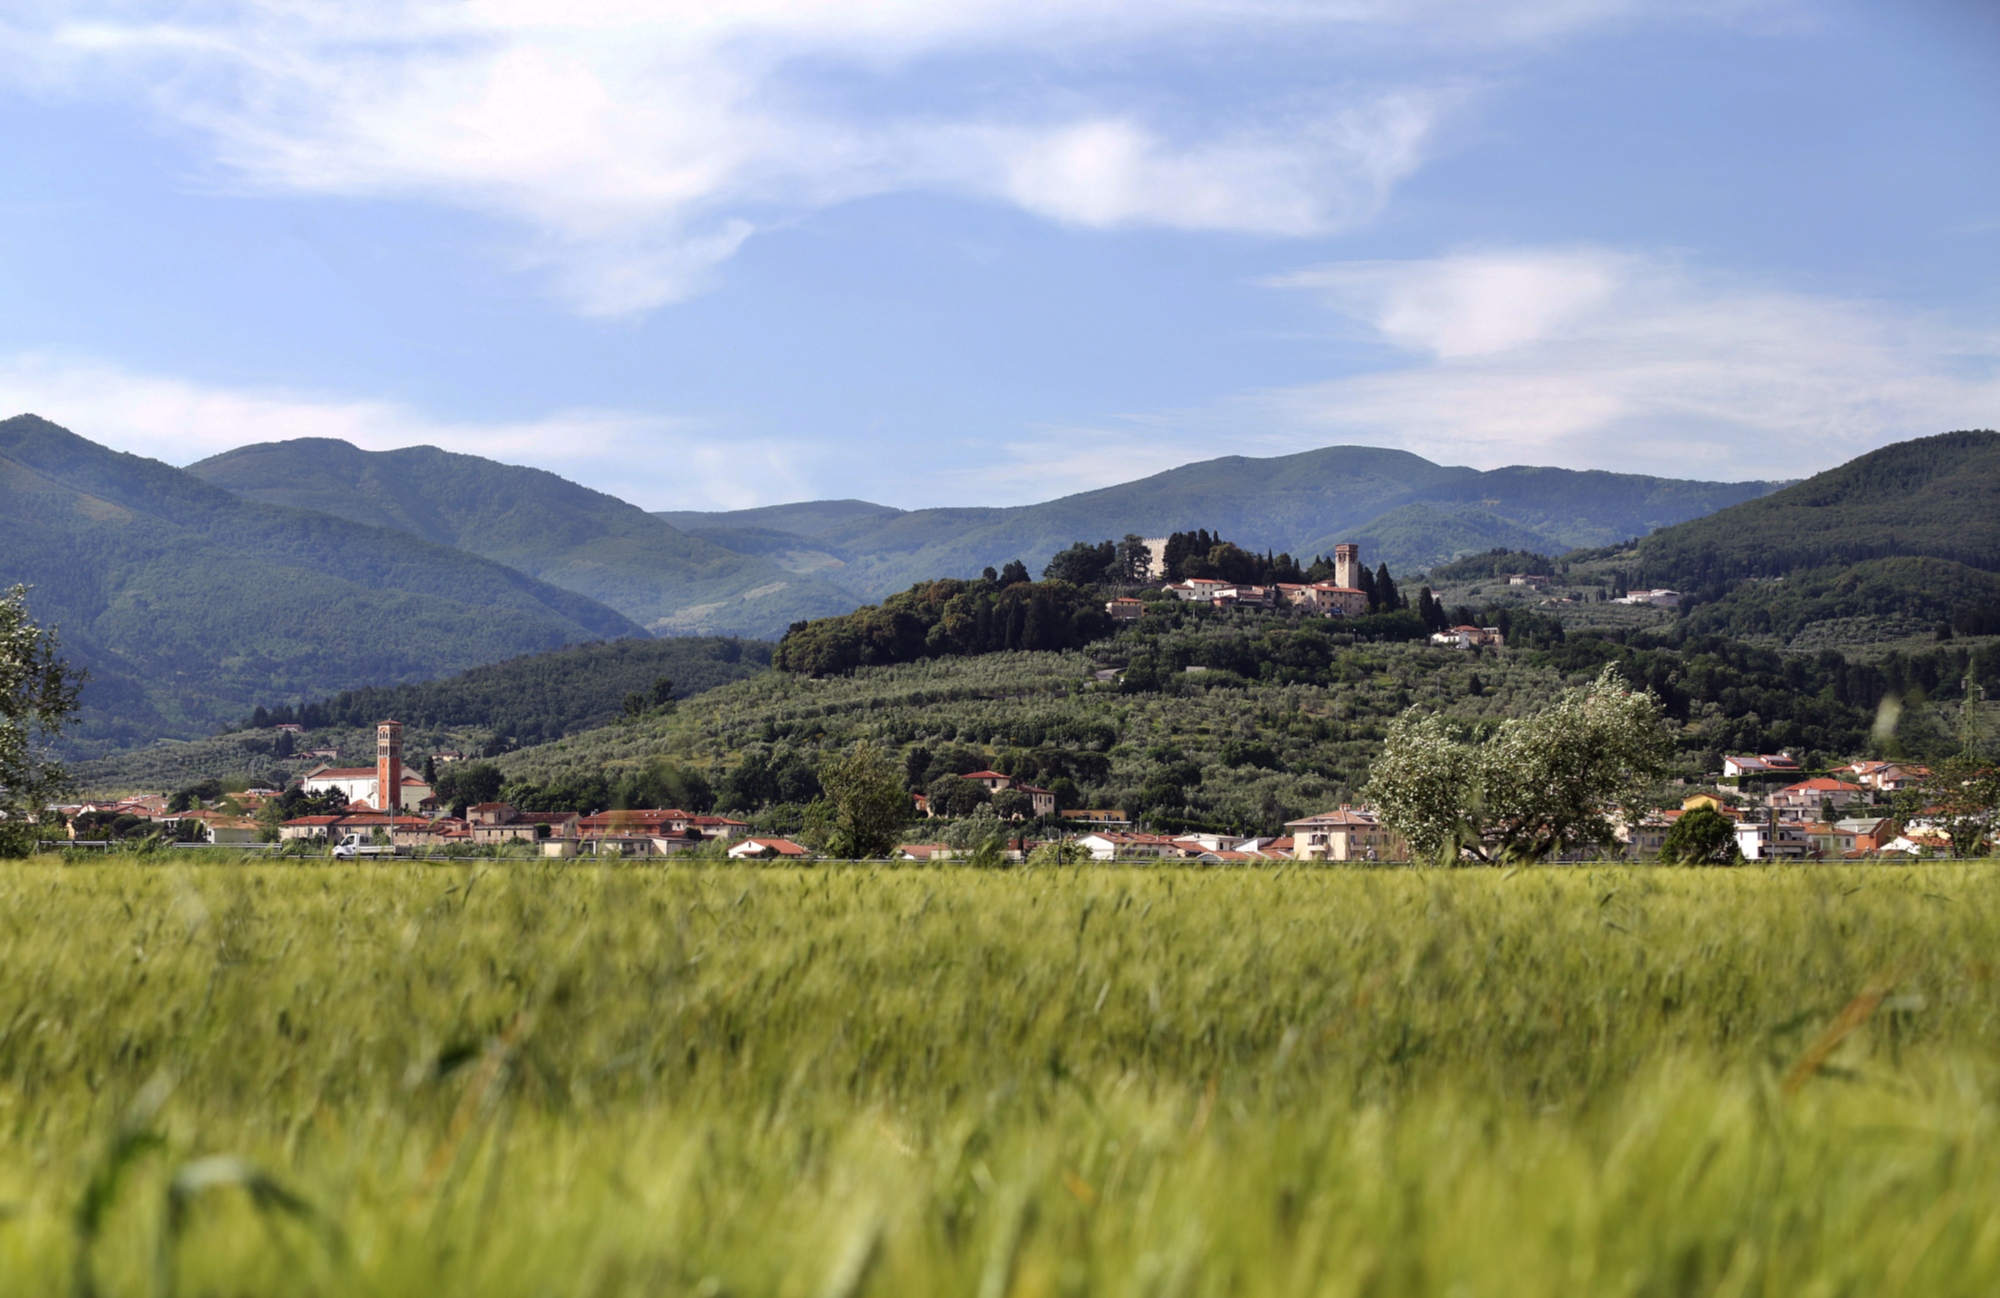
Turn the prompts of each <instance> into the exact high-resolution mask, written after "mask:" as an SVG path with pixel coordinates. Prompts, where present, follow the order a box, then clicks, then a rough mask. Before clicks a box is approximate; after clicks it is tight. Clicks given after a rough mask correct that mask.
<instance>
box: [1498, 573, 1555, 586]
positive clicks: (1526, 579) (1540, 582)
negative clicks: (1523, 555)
mask: <svg viewBox="0 0 2000 1298" xmlns="http://www.w3.org/2000/svg"><path fill="white" fill-rule="evenodd" d="M1507 584H1508V585H1509V586H1546V585H1548V584H1549V579H1548V578H1547V577H1544V576H1542V575H1541V574H1540V573H1534V572H1516V573H1510V574H1508V576H1507Z"/></svg>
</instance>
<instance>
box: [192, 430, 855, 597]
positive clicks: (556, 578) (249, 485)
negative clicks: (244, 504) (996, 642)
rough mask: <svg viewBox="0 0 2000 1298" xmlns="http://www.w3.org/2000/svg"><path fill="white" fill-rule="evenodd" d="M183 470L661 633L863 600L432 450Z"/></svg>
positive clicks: (558, 488) (333, 445) (517, 474)
mask: <svg viewBox="0 0 2000 1298" xmlns="http://www.w3.org/2000/svg"><path fill="white" fill-rule="evenodd" d="M188 472H189V473H192V474H194V475H195V476H197V477H199V478H201V479H203V480H204V481H207V482H211V483H214V484H215V485H216V486H219V487H225V488H227V489H228V490H230V491H232V492H235V493H236V494H237V495H239V496H241V497H243V498H245V499H247V500H256V501H261V502H264V503H267V504H275V505H289V506H292V507H295V508H300V509H312V510H318V511H319V512H321V513H326V514H332V515H334V516H336V517H339V518H345V519H351V520H353V521H355V522H359V523H368V524H372V525H374V526H377V527H390V528H395V529H397V530H399V531H403V532H408V533H411V534H412V535H415V536H421V537H423V538H424V539H425V540H427V541H432V542H435V543H437V544H439V545H449V546H453V547H456V548H458V549H461V550H467V551H470V552H471V553H473V554H477V555H481V556H484V557H485V558H488V559H492V560H495V561H496V562H499V563H504V564H506V565H508V566H509V567H511V568H516V569H519V570H520V571H522V572H525V573H527V574H529V575H530V576H533V577H537V578H539V579H541V580H543V581H546V582H549V583H550V584H552V585H556V586H560V587H562V588H563V589H565V590H573V591H576V592H577V593H579V594H582V595H587V596H589V597H590V598H591V599H594V600H597V601H599V602H601V603H604V604H607V605H609V606H611V607H612V608H615V609H617V610H618V611H619V612H621V613H623V614H625V615H626V616H627V617H629V618H631V619H632V620H633V621H635V622H638V623H640V624H641V625H643V626H645V627H646V628H647V629H649V630H651V631H655V632H660V633H672V634H688V633H693V632H727V633H732V634H742V635H772V634H775V633H777V632H780V631H783V630H784V629H785V627H786V626H787V625H789V624H790V623H792V622H794V621H797V620H799V619H801V618H809V617H819V616H823V615H826V614H829V613H841V612H845V611H847V610H848V609H850V608H853V607H854V606H855V605H856V604H857V603H859V602H860V601H859V599H857V598H856V597H854V596H852V595H850V594H848V593H847V592H845V591H842V590H840V589H839V588H837V587H832V586H828V585H827V584H826V583H825V582H824V581H821V580H818V579H810V578H803V577H801V576H800V575H799V574H798V573H796V572H792V571H788V570H787V569H786V568H784V567H782V566H780V565H779V564H777V563H775V562H773V561H772V560H771V559H769V558H767V557H765V556H764V555H763V554H761V553H757V552H742V551H739V550H732V549H728V548H725V547H723V546H720V545H715V544H711V543H709V542H708V541H705V540H702V539H700V538H698V537H693V536H689V535H688V534H687V533H685V532H683V531H681V530H679V529H678V528H675V527H673V526H671V525H669V524H667V523H665V522H662V521H661V520H660V519H659V518H656V517H654V516H653V515H650V514H648V513H646V511H644V510H642V509H640V508H639V507H638V506H636V505H631V504H628V503H626V502H625V501H622V500H619V499H618V498H617V497H615V496H607V495H605V494H604V493H603V492H600V491H592V490H590V489H589V488H588V487H582V486H578V485H577V484H576V483H573V482H570V481H568V480H566V479H564V478H560V477H557V476H556V475H555V474H553V473H547V472H544V471H543V470H540V469H528V468H520V467H517V466H514V465H508V464H500V463H498V462H496V461H493V460H487V459H482V458H480V457H478V456H474V455H456V454H452V453H450V452H448V451H441V450H438V449H436V448H435V447H429V446H413V447H408V448H405V449H403V450H396V451H364V450H361V449H360V448H358V447H355V446H351V445H349V444H348V443H346V442H342V441H336V440H332V439H329V438H299V439H296V440H293V441H287V442H264V443H260V444H258V445H255V446H244V447H239V448H238V449H236V450H233V451H227V452H224V453H223V454H221V455H217V456H213V457H211V458H209V459H206V460H203V461H201V462H200V463H198V464H194V465H191V466H189V468H188Z"/></svg>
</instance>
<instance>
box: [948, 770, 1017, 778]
mask: <svg viewBox="0 0 2000 1298" xmlns="http://www.w3.org/2000/svg"><path fill="white" fill-rule="evenodd" d="M961 778H963V779H968V780H1011V779H1013V778H1014V777H1013V776H1011V775H1002V774H1001V773H1000V772H998V771H973V772H972V773H970V774H968V775H965V776H963V777H961Z"/></svg>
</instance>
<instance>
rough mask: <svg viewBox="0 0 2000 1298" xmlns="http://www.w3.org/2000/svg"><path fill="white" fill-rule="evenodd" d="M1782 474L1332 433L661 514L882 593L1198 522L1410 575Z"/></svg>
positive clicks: (1693, 506)
mask: <svg viewBox="0 0 2000 1298" xmlns="http://www.w3.org/2000/svg"><path fill="white" fill-rule="evenodd" d="M1778 485H1779V484H1776V483H1770V482H1689V481H1682V480H1678V479H1673V478H1653V477H1646V476H1643V475H1639V474H1628V473H1606V472H1602V471H1595V470H1593V471H1579V470H1574V469H1548V468H1527V467H1513V468H1504V469H1492V470H1487V471H1483V472H1482V471H1480V470H1478V469H1468V468H1463V467H1451V466H1446V465H1440V464H1433V463H1432V462H1431V461H1429V460H1426V459H1424V458H1422V457H1421V456H1417V455H1412V454H1410V453H1409V452H1407V451H1394V450H1384V449H1381V448H1378V447H1368V446H1332V447H1326V448H1324V449H1321V450H1317V451H1305V452H1302V453H1300V454H1297V455H1285V456H1278V457H1274V458H1269V459H1253V458H1249V457H1246V456H1240V455H1231V456H1224V457H1222V458H1221V459H1215V460H1203V461H1201V462H1199V463H1195V464H1187V465H1182V466H1181V467H1180V468H1176V469H1169V470H1167V471H1166V472H1164V473H1157V474H1154V475H1153V476H1151V477H1148V478H1141V479H1139V480H1137V481H1134V482H1127V483H1121V484H1119V485H1117V486H1114V487H1105V488H1102V489H1100V490H1097V491H1086V492H1081V493H1078V494H1076V495H1072V496H1064V497H1062V498H1060V499H1058V500H1051V501H1047V502H1045V503H1043V504H1039V505H1021V506H1015V507H1009V508H977V507H975V508H961V509H921V510H899V509H893V508H890V507H888V506H885V505H874V504H869V503H868V502H866V501H858V500H839V501H809V502H806V503H803V504H797V505H775V506H767V507H764V508H761V509H747V510H734V511H728V512H722V513H704V512H697V511H685V510H683V511H674V512H667V513H661V514H657V515H655V517H657V518H659V519H661V520H662V521H664V522H668V523H671V524H672V525H673V526H675V527H677V528H679V529H681V530H683V531H685V532H687V533H688V534H690V535H692V536H695V537H697V538H700V539H702V540H705V541H709V542H711V543H713V544H715V545H718V546H722V547H725V548H728V549H732V550H735V551H736V552H738V553H739V554H745V555H759V556H765V557H769V558H771V559H773V560H775V561H776V562H778V563H781V564H783V565H784V566H786V567H787V568H789V569H790V570H792V571H795V572H814V573H820V574H825V575H828V576H830V577H832V578H834V579H835V580H837V581H838V582H839V583H840V584H841V585H842V586H844V587H846V588H848V589H851V590H855V591H858V592H860V593H862V594H864V595H867V596H869V597H870V598H876V597H880V596H881V595H884V594H887V593H889V592H891V591H895V590H899V589H902V588H904V587H907V586H908V585H910V584H911V583H912V582H916V581H920V580H923V579H924V578H927V577H937V576H971V575H974V574H976V573H977V572H979V570H980V569H981V568H985V567H989V566H991V567H998V566H1000V565H1001V564H1004V563H1005V562H1006V561H1007V560H1009V559H1022V560H1024V561H1026V562H1027V564H1028V565H1029V567H1030V568H1033V569H1037V570H1038V569H1039V568H1040V566H1041V565H1042V564H1043V563H1045V562H1046V561H1047V560H1048V559H1049V557H1050V556H1052V555H1053V554H1055V553H1056V552H1057V551H1058V550H1061V549H1063V548H1065V547H1066V546H1068V545H1069V544H1070V543H1071V542H1073V541H1077V540H1092V541H1095V540H1102V539H1104V538H1105V537H1107V536H1108V537H1117V536H1122V535H1124V534H1126V533H1138V534H1139V535H1142V536H1152V537H1157V536H1164V535H1166V534H1168V533H1170V532H1173V531H1178V530H1192V529H1194V528H1197V527H1204V528H1207V529H1208V530H1209V531H1211V532H1214V533H1216V534H1218V535H1222V536H1226V537H1228V538H1229V539H1230V540H1232V541H1235V542H1237V543H1238V544H1239V545H1243V546H1246V547H1249V548H1254V549H1258V550H1266V549H1268V550H1281V551H1286V552H1289V553H1291V554H1293V555H1295V556H1299V557H1301V558H1309V557H1310V556H1312V555H1315V554H1320V553H1325V552H1330V551H1331V550H1332V548H1333V546H1334V545H1335V544H1336V543H1337V542H1340V541H1359V542H1361V543H1362V546H1363V553H1364V556H1365V557H1366V558H1367V559H1368V561H1369V562H1371V563H1379V562H1386V563H1388V565H1389V566H1390V568H1391V569H1394V570H1397V571H1400V572H1414V571H1418V570H1421V569H1423V568H1427V567H1429V566H1431V565H1432V564H1436V563H1440V562H1444V561H1446V560H1449V559H1453V558H1456V557H1458V556H1460V555H1464V554H1470V553H1476V552H1479V551H1484V550H1490V549H1495V548H1507V549H1518V550H1533V551H1539V552H1541V553H1544V554H1561V553H1564V552H1566V551H1568V550H1571V549H1575V548H1578V547H1584V546H1602V545H1606V544H1608V543H1611V542H1614V541H1619V540H1623V539H1626V538H1630V537H1636V536H1644V535H1645V534H1647V533H1648V532H1651V531H1653V530H1654V529H1655V528H1659V527H1665V526H1668V525H1670V524H1673V523H1679V522H1682V521H1684V520H1687V519H1691V518H1698V517H1700V516H1702V515H1705V514H1710V513H1713V512H1714V511H1716V510H1718V509H1724V508H1727V507H1728V506H1731V505H1736V504H1740V503H1742V502H1744V501H1747V500H1754V499H1756V498H1757V497H1759V496H1762V495H1765V494H1766V493H1768V492H1770V491H1772V490H1773V489H1775V488H1776V487H1777V486H1778Z"/></svg>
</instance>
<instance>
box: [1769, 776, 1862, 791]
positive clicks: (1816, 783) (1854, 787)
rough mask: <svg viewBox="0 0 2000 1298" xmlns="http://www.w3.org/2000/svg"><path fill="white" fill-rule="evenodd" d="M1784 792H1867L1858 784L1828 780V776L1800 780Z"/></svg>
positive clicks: (1788, 786)
mask: <svg viewBox="0 0 2000 1298" xmlns="http://www.w3.org/2000/svg"><path fill="white" fill-rule="evenodd" d="M1782 791H1783V792H1785V793H1863V792H1866V790H1864V789H1863V788H1862V787H1861V786H1860V785H1858V784H1849V783H1847V782H1846V781H1845V780H1833V779H1828V778H1827V777H1826V776H1823V775H1822V776H1819V777H1817V778H1815V779H1810V780H1800V781H1799V782H1798V783H1797V784H1792V785H1787V786H1786V787H1785V788H1784V789H1783V790H1782Z"/></svg>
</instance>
